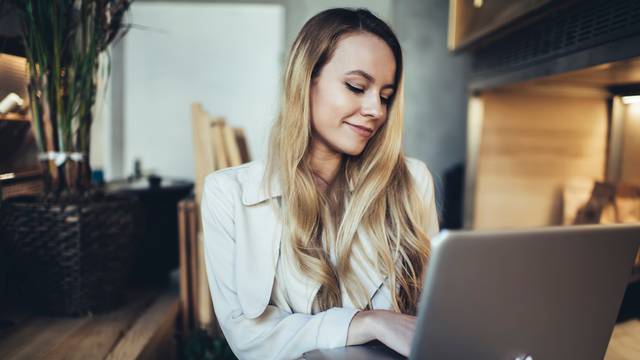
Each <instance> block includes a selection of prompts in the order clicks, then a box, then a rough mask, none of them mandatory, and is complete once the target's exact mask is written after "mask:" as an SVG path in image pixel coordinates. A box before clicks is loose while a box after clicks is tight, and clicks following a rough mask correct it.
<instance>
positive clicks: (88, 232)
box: [0, 0, 132, 315]
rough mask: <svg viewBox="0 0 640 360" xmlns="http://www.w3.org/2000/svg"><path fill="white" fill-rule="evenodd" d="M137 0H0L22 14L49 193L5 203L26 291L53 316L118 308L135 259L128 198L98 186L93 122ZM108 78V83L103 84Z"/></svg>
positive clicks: (36, 128) (23, 291)
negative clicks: (113, 48) (112, 52)
mask: <svg viewBox="0 0 640 360" xmlns="http://www.w3.org/2000/svg"><path fill="white" fill-rule="evenodd" d="M131 2H132V0H47V1H42V0H0V3H2V5H4V6H5V7H8V8H9V9H10V12H11V13H12V14H13V16H17V17H18V18H19V23H20V25H21V27H22V29H21V30H22V35H21V36H22V40H23V43H24V52H25V57H26V59H27V64H28V72H29V84H28V93H29V103H30V110H31V117H32V126H33V130H34V133H35V135H36V139H37V142H38V146H39V149H40V161H41V164H42V165H43V166H42V168H43V178H44V183H45V191H44V194H42V196H39V197H36V198H34V197H32V198H15V199H8V200H6V201H5V204H3V208H4V216H7V217H8V220H7V223H8V224H7V232H8V234H9V237H10V241H9V242H10V243H11V245H12V249H13V250H14V251H15V253H14V254H13V256H15V261H16V263H17V264H19V265H20V266H19V267H20V269H19V271H17V272H16V275H15V278H18V279H20V281H19V282H18V283H19V284H22V285H23V287H22V288H21V289H17V290H16V293H18V294H21V296H22V297H25V298H29V299H36V301H37V304H36V305H37V306H38V309H39V310H43V311H45V312H46V313H55V314H64V315H83V314H87V313H91V312H98V311H103V310H107V309H110V308H112V307H114V306H115V305H116V304H117V303H118V302H119V300H120V299H121V297H122V290H123V288H124V285H125V283H126V278H127V273H128V268H129V263H130V261H131V241H130V238H131V227H132V219H131V214H130V210H129V208H130V206H129V205H130V200H127V199H122V198H115V197H113V196H107V195H105V194H103V193H102V192H101V191H100V190H99V189H96V188H94V187H93V186H92V184H91V165H90V163H89V155H90V151H91V137H90V134H91V124H92V121H93V117H94V104H95V102H96V93H97V86H98V83H99V81H98V80H99V79H100V77H103V79H104V77H105V76H108V70H106V71H105V70H104V69H108V65H106V66H105V65H104V62H105V61H107V64H108V56H106V55H105V53H106V51H107V49H108V47H109V45H110V44H111V43H113V42H114V41H116V40H118V39H119V38H121V37H122V36H123V35H124V34H125V33H126V31H127V29H128V26H127V25H126V24H125V23H124V22H123V19H124V15H125V14H126V12H127V11H128V9H129V6H130V4H131ZM105 83H106V82H105Z"/></svg>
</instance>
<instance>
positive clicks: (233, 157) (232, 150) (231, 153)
mask: <svg viewBox="0 0 640 360" xmlns="http://www.w3.org/2000/svg"><path fill="white" fill-rule="evenodd" d="M222 135H223V138H224V147H225V153H226V155H227V156H228V158H229V166H238V165H240V164H242V158H241V156H240V148H239V147H238V143H237V142H236V136H235V134H234V131H233V128H231V127H230V126H228V125H226V124H224V125H223V126H222Z"/></svg>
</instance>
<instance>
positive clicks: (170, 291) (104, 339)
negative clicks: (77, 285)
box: [0, 284, 179, 360]
mask: <svg viewBox="0 0 640 360" xmlns="http://www.w3.org/2000/svg"><path fill="white" fill-rule="evenodd" d="M127 299H128V300H127V302H126V303H125V304H124V305H123V306H122V307H120V308H118V309H116V310H114V311H111V312H109V313H105V314H99V315H93V316H87V317H83V318H54V317H31V318H29V317H28V316H25V318H23V319H21V320H20V321H15V322H14V325H13V326H4V327H3V328H0V359H3V360H5V359H7V360H8V359H15V360H18V359H25V360H27V359H28V360H32V359H175V358H176V357H177V356H176V341H175V336H174V334H175V325H176V319H177V316H178V311H179V292H178V289H177V286H176V285H175V284H172V285H171V286H169V287H168V288H166V289H145V290H142V289H135V290H132V291H130V292H129V293H128V295H127ZM0 319H2V317H0ZM4 319H6V317H5V318H4Z"/></svg>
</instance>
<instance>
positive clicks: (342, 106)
mask: <svg viewBox="0 0 640 360" xmlns="http://www.w3.org/2000/svg"><path fill="white" fill-rule="evenodd" d="M354 98H355V97H354V96H351V95H350V94H345V91H344V90H343V89H340V88H339V87H336V86H334V87H331V88H326V87H325V88H322V87H319V88H317V89H316V90H315V91H314V92H313V93H312V98H311V106H312V108H311V110H312V119H313V122H314V125H315V126H317V127H334V128H335V127H338V126H340V125H341V124H342V121H344V120H345V119H346V118H347V117H349V116H351V115H353V114H354V113H356V112H357V111H358V104H357V102H356V101H355V99H354Z"/></svg>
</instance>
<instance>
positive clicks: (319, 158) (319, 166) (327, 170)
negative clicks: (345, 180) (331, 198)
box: [310, 140, 342, 191]
mask: <svg viewBox="0 0 640 360" xmlns="http://www.w3.org/2000/svg"><path fill="white" fill-rule="evenodd" d="M310 156H311V169H312V170H313V172H314V174H315V175H316V178H317V179H316V184H317V185H318V186H319V187H320V188H321V189H322V190H323V191H324V190H326V188H327V187H328V186H329V185H330V184H331V183H333V180H334V179H335V177H336V175H337V174H338V170H339V168H340V162H341V161H342V154H341V153H339V152H336V151H333V150H332V149H331V148H329V147H328V146H327V145H326V144H323V143H321V142H320V141H317V140H312V147H311V153H310Z"/></svg>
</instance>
